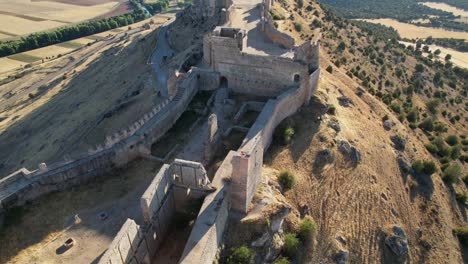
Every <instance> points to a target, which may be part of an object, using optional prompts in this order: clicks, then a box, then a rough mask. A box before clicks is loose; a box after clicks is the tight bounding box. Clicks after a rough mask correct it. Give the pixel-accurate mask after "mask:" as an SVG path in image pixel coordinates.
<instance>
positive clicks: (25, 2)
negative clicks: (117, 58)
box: [0, 0, 119, 40]
mask: <svg viewBox="0 0 468 264" xmlns="http://www.w3.org/2000/svg"><path fill="white" fill-rule="evenodd" d="M118 6H119V2H118V1H112V2H108V3H103V4H99V5H92V6H82V5H73V4H65V3H58V2H48V1H44V2H30V1H29V0H15V1H9V0H0V10H1V11H2V12H3V13H1V14H0V25H1V30H2V31H4V32H5V33H11V34H14V35H27V34H30V33H33V32H38V31H45V30H50V29H53V28H57V27H60V26H65V25H69V24H71V23H78V22H81V21H85V20H89V19H92V18H95V17H99V16H101V15H104V14H106V13H109V12H111V11H112V10H114V9H115V8H117V7H118ZM10 38H11V36H8V35H7V34H1V35H0V40H2V39H10Z"/></svg>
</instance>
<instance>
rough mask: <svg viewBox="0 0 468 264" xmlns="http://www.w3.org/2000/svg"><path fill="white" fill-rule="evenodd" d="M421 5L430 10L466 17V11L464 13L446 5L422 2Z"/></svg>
mask: <svg viewBox="0 0 468 264" xmlns="http://www.w3.org/2000/svg"><path fill="white" fill-rule="evenodd" d="M421 4H422V5H425V6H428V7H430V8H434V9H439V10H442V11H447V12H451V13H453V14H454V15H456V16H462V17H468V11H465V10H463V9H460V8H456V7H454V6H451V5H448V4H446V3H436V2H424V3H421Z"/></svg>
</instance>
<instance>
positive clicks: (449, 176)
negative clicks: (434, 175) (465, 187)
mask: <svg viewBox="0 0 468 264" xmlns="http://www.w3.org/2000/svg"><path fill="white" fill-rule="evenodd" d="M461 173H462V168H461V166H460V165H459V164H458V163H452V164H451V165H450V166H448V167H447V168H446V169H445V170H444V176H443V179H444V181H446V182H449V183H454V182H458V180H459V179H460V175H461Z"/></svg>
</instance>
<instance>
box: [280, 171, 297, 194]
mask: <svg viewBox="0 0 468 264" xmlns="http://www.w3.org/2000/svg"><path fill="white" fill-rule="evenodd" d="M278 182H279V184H280V185H281V187H283V190H284V191H289V190H291V189H292V188H293V187H294V185H295V184H296V176H295V175H294V174H293V173H292V172H290V171H286V170H285V171H282V172H280V174H279V176H278Z"/></svg>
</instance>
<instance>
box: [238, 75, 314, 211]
mask: <svg viewBox="0 0 468 264" xmlns="http://www.w3.org/2000/svg"><path fill="white" fill-rule="evenodd" d="M319 76H320V70H316V71H315V72H314V73H312V74H311V75H310V76H309V78H307V81H308V82H309V86H304V87H302V88H299V89H290V90H288V91H287V92H285V93H283V94H281V95H280V96H279V97H278V98H277V99H274V100H269V101H268V102H267V103H266V104H265V106H264V108H263V110H262V112H261V113H260V115H259V116H258V118H257V120H256V121H255V123H254V124H253V125H252V127H251V128H250V130H249V132H248V134H247V136H246V138H245V139H244V141H243V142H242V145H241V147H240V148H239V149H238V150H237V153H236V155H234V157H233V162H232V166H233V170H232V188H231V193H232V194H231V195H232V201H231V202H232V208H233V209H235V210H237V211H240V212H247V211H248V207H249V205H250V203H251V201H252V198H253V196H254V195H255V192H256V190H257V188H258V186H259V184H260V183H261V180H262V165H263V154H264V152H265V151H266V150H267V149H268V147H269V146H270V143H271V140H272V138H273V133H274V130H275V128H276V127H277V126H278V125H279V124H280V123H281V121H283V120H284V119H285V118H286V117H288V116H291V115H293V114H294V113H295V112H296V111H297V110H298V109H299V108H300V107H301V106H302V105H304V104H306V103H308V102H309V100H310V96H311V95H312V94H313V92H314V91H315V90H316V89H317V86H318V80H319Z"/></svg>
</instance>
